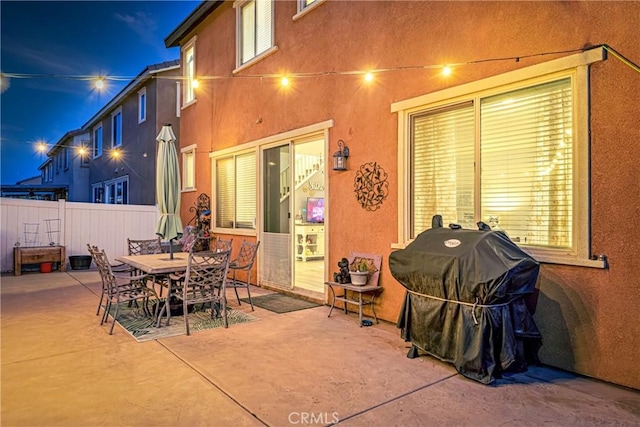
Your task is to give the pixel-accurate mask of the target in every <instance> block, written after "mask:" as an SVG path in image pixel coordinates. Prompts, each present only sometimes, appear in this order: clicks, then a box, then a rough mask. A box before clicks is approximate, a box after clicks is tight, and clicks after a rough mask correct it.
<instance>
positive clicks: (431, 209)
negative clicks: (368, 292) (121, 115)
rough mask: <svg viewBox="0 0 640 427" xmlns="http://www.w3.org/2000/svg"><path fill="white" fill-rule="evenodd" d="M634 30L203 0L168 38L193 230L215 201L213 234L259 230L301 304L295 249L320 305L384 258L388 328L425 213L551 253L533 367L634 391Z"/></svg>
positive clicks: (521, 7)
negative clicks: (372, 257) (343, 278)
mask: <svg viewBox="0 0 640 427" xmlns="http://www.w3.org/2000/svg"><path fill="white" fill-rule="evenodd" d="M639 18H640V3H636V2H564V1H562V2H441V1H434V2H429V1H419V2H398V1H378V2H349V1H322V0H316V1H300V0H297V1H295V0H292V1H266V0H265V1H258V0H246V1H243V0H238V1H236V2H220V1H217V2H203V3H202V4H201V5H199V6H198V7H197V8H196V9H195V10H194V12H193V13H192V14H191V15H190V16H189V17H188V18H187V19H185V21H183V23H182V24H180V25H179V26H178V27H177V28H176V29H175V30H174V31H173V32H172V33H171V34H169V36H168V37H167V38H166V39H165V44H166V45H167V47H173V46H180V48H181V60H182V62H181V63H182V77H183V81H184V83H183V85H182V90H181V97H182V98H181V108H182V110H181V119H180V120H181V122H182V129H181V137H180V147H181V153H182V156H183V171H182V174H183V177H185V176H186V178H187V179H186V180H184V179H183V182H188V183H190V184H189V186H187V187H185V188H184V190H183V197H182V218H183V221H187V220H189V219H190V217H191V211H189V208H190V207H191V206H193V205H194V204H195V203H196V198H197V196H198V195H199V194H201V193H207V194H209V195H210V196H211V205H212V207H213V209H212V218H211V224H212V231H213V232H214V233H216V234H217V235H223V236H232V237H234V243H239V242H240V241H241V240H242V239H244V238H248V239H252V240H256V239H259V240H260V242H261V247H260V248H261V251H260V257H259V258H260V261H259V266H258V274H257V277H256V278H255V280H257V282H258V283H259V284H260V285H261V286H267V287H273V288H280V289H284V290H287V291H292V292H300V293H302V292H305V291H306V289H301V287H300V285H299V283H301V278H300V276H298V272H299V271H301V270H304V269H305V268H307V266H309V265H310V263H312V262H314V261H313V260H309V261H306V260H304V259H303V260H300V259H299V258H300V257H299V255H300V252H299V250H300V248H299V245H302V250H303V251H304V252H303V254H304V255H305V256H306V255H309V256H314V255H317V256H318V258H319V259H320V262H321V263H322V264H321V270H320V271H321V272H323V274H322V273H317V274H316V276H317V277H318V279H317V283H315V284H314V286H312V289H311V290H312V291H313V292H315V293H316V294H317V295H320V296H322V297H326V291H325V290H324V286H323V281H324V280H328V279H329V278H331V277H332V274H333V272H335V271H338V267H337V264H338V261H339V260H340V259H341V258H342V257H346V256H348V255H349V253H350V252H351V251H356V252H366V253H374V254H380V255H382V256H383V260H384V261H383V267H382V269H381V270H382V271H381V274H380V282H379V283H380V285H381V286H382V287H383V288H384V292H383V293H382V294H381V296H380V298H379V299H378V300H377V303H376V312H377V313H378V317H381V318H383V319H386V320H387V321H390V322H395V321H396V320H397V317H398V314H399V312H400V308H401V304H402V301H403V299H404V296H405V289H404V288H403V287H402V286H401V285H399V284H398V283H397V282H396V281H395V280H394V278H393V277H392V276H391V274H390V272H389V268H388V262H387V260H388V259H389V254H390V253H391V252H392V251H393V250H395V249H398V248H402V247H405V246H406V245H407V244H409V243H410V242H411V241H412V239H414V238H415V237H416V235H417V234H419V233H420V232H422V231H423V230H425V229H427V228H430V227H431V218H432V216H433V215H435V214H440V215H442V216H443V217H444V223H445V225H446V224H449V223H458V224H461V225H463V226H464V227H467V228H475V227H476V222H478V221H484V222H485V223H487V224H491V225H492V226H493V227H494V228H498V227H500V228H502V229H504V230H505V231H506V232H507V233H508V234H509V236H510V237H511V238H512V240H514V241H515V242H517V244H518V245H520V246H521V247H522V248H523V249H524V250H525V251H527V252H529V253H530V254H531V255H533V256H534V257H535V258H536V259H538V260H539V261H540V262H541V269H540V276H539V282H538V285H537V294H536V298H535V300H536V301H534V302H535V303H536V304H535V316H534V317H535V320H536V322H537V325H538V327H539V328H540V330H541V333H542V337H543V346H542V348H541V350H540V353H539V356H540V358H541V361H542V362H543V363H545V364H548V365H552V366H556V367H559V368H562V369H566V370H569V371H573V372H577V373H580V374H584V375H587V376H591V377H596V378H599V379H602V380H605V381H609V382H613V383H617V384H621V385H625V386H629V387H633V388H640V370H639V369H638V367H637V348H638V347H640V322H638V321H636V320H635V318H634V317H633V313H635V312H636V309H637V307H638V306H640V292H639V289H640V257H638V256H637V254H636V252H637V249H638V245H639V244H638V242H640V229H639V228H638V227H637V226H636V223H637V221H638V216H639V214H640V210H639V209H640V192H639V191H640V190H639V188H640V186H638V182H640V168H638V167H637V159H636V156H634V155H633V153H635V152H636V151H637V148H638V141H640V104H639V103H638V102H637V96H638V93H640V73H638V65H637V64H638V63H640V50H639V49H638V42H637V29H638V26H637V24H638V20H639ZM601 44H606V45H607V46H603V45H601ZM618 52H619V53H621V54H622V55H623V56H621V55H620V54H619V53H618ZM624 56H626V59H625V57H624ZM447 65H448V66H449V68H448V69H449V70H450V71H451V73H450V75H444V73H443V71H444V70H445V66H447ZM368 71H371V75H369V76H368V75H367V74H366V73H367V72H368ZM284 78H287V80H286V81H284ZM285 83H288V84H287V85H285ZM338 141H342V142H341V145H339V144H338ZM344 145H346V146H348V148H349V154H350V156H349V157H348V159H347V161H346V170H332V167H331V166H332V164H333V161H334V160H342V159H340V158H339V156H336V157H334V152H337V151H338V148H339V147H340V148H342V147H343V146H344ZM308 147H313V149H312V150H307V148H308ZM305 153H306V154H305ZM308 153H315V155H316V157H317V161H314V160H313V157H310V156H309V154H308ZM336 154H340V153H336ZM309 161H310V163H309ZM185 164H186V165H188V167H184V165H185ZM309 165H311V166H309ZM325 166H326V167H325ZM338 169H340V168H338ZM316 171H318V172H316ZM183 185H184V184H183ZM196 188H197V191H196V190H195V189H196ZM294 190H295V191H294ZM310 193H319V194H321V195H322V196H323V197H324V199H325V200H324V202H325V212H324V215H323V216H324V222H323V223H322V224H318V223H315V224H314V223H310V222H309V221H308V219H309V218H308V217H307V215H306V213H307V212H305V211H308V208H307V206H308V205H306V204H305V203H306V202H307V201H308V200H305V199H306V195H310V196H313V194H310ZM305 227H307V228H306V229H305ZM299 228H300V229H303V230H301V232H299V231H298V229H299ZM299 236H302V239H300V238H299ZM314 242H315V243H314ZM314 245H315V246H314ZM317 246H320V247H322V248H323V249H324V251H322V252H317V251H315V249H314V248H316V247H317ZM323 255H324V258H323V257H322V256H323ZM599 258H601V259H599ZM320 276H322V277H320Z"/></svg>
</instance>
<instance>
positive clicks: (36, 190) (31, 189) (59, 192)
mask: <svg viewBox="0 0 640 427" xmlns="http://www.w3.org/2000/svg"><path fill="white" fill-rule="evenodd" d="M50 162H51V161H50V160H49V159H47V160H46V161H45V163H44V164H43V166H41V168H42V167H44V165H46V164H49V163H50ZM43 175H44V172H43V173H42V175H38V176H33V177H31V178H27V179H23V180H20V181H18V182H16V184H15V185H5V184H3V185H0V197H10V198H14V199H32V200H59V199H66V198H67V195H68V186H67V185H55V184H53V185H46V184H43Z"/></svg>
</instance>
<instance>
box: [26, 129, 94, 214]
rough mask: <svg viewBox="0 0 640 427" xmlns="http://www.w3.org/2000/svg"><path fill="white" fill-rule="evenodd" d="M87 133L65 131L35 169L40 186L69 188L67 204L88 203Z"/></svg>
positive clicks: (79, 130) (89, 193)
mask: <svg viewBox="0 0 640 427" xmlns="http://www.w3.org/2000/svg"><path fill="white" fill-rule="evenodd" d="M89 143H90V141H89V133H88V132H86V131H83V130H82V129H76V130H72V131H69V132H67V133H66V134H65V135H64V136H63V137H62V138H60V140H59V141H58V142H57V143H56V144H55V145H54V146H53V147H52V148H51V149H50V150H49V152H48V153H47V160H45V161H44V162H43V163H42V165H40V167H39V168H38V169H40V170H41V172H42V183H43V184H46V185H47V186H50V187H55V186H65V187H67V188H68V193H67V200H68V201H70V202H90V201H91V187H90V185H89V157H88V155H89Z"/></svg>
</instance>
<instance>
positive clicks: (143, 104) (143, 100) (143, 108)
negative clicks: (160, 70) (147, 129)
mask: <svg viewBox="0 0 640 427" xmlns="http://www.w3.org/2000/svg"><path fill="white" fill-rule="evenodd" d="M145 121H147V88H146V87H143V88H142V89H140V90H139V91H138V124H140V123H144V122H145Z"/></svg>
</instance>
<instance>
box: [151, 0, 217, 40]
mask: <svg viewBox="0 0 640 427" xmlns="http://www.w3.org/2000/svg"><path fill="white" fill-rule="evenodd" d="M223 3H224V1H222V0H215V1H207V0H205V1H203V2H202V3H200V4H199V5H198V7H196V8H195V9H194V10H193V12H191V14H190V15H189V16H187V17H186V18H185V19H184V20H183V21H182V22H181V23H180V24H179V25H178V26H177V27H176V28H175V29H174V30H173V31H172V32H171V33H170V34H169V35H168V36H167V37H166V38H165V39H164V45H165V47H168V48H169V47H177V46H180V41H182V39H183V38H184V37H185V36H186V35H187V34H188V33H189V32H190V31H191V30H193V29H194V28H195V27H197V26H198V25H199V24H200V23H201V22H202V21H204V20H205V18H206V17H207V16H209V14H210V13H211V12H213V11H214V10H216V9H217V8H218V7H220V6H221V5H222V4H223Z"/></svg>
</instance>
